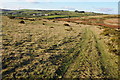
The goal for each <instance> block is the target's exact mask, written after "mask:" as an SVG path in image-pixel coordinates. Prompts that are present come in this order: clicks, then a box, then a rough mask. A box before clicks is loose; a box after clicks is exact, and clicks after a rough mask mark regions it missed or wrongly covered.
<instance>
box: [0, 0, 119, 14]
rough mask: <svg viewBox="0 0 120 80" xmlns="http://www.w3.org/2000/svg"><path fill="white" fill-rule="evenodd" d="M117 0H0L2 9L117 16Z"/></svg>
mask: <svg viewBox="0 0 120 80" xmlns="http://www.w3.org/2000/svg"><path fill="white" fill-rule="evenodd" d="M118 1H119V0H0V2H1V3H0V8H4V9H14V10H16V9H42V10H56V9H57V10H70V11H74V10H84V11H88V12H100V13H107V14H118Z"/></svg>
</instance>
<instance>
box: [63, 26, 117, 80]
mask: <svg viewBox="0 0 120 80" xmlns="http://www.w3.org/2000/svg"><path fill="white" fill-rule="evenodd" d="M95 29H96V28H94V27H93V28H91V26H88V27H86V28H85V29H84V30H83V32H84V34H83V35H82V42H81V43H80V45H81V48H80V53H79V55H78V57H76V58H75V60H74V61H73V63H71V65H69V68H68V69H67V71H66V73H64V78H114V76H116V75H115V73H116V71H115V73H114V72H112V69H114V68H112V67H113V66H112V65H111V64H110V63H107V61H108V60H110V59H109V55H107V53H108V52H107V50H106V46H105V44H104V43H103V42H102V41H100V40H99V39H98V35H97V34H96V33H95V31H94V30H95ZM105 58H106V59H105ZM111 66H112V67H111Z"/></svg>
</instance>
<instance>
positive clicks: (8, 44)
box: [2, 15, 120, 80]
mask: <svg viewBox="0 0 120 80" xmlns="http://www.w3.org/2000/svg"><path fill="white" fill-rule="evenodd" d="M52 17H53V16H52ZM54 17H56V16H54ZM57 17H58V16H57ZM91 17H92V16H86V17H76V18H62V19H51V20H48V19H42V18H37V19H35V20H33V21H31V20H29V18H28V19H27V20H25V19H9V18H8V17H7V16H2V19H3V21H2V31H3V32H2V33H3V34H2V35H3V38H2V41H3V49H4V51H3V52H2V78H3V80H10V79H30V80H31V79H34V80H36V79H40V78H43V79H44V78H47V79H58V78H63V79H65V78H85V79H96V78H97V79H101V78H107V79H116V80H117V79H119V76H118V72H119V68H118V67H119V66H118V65H119V60H118V57H119V55H120V54H119V53H120V52H119V51H120V49H119V41H120V40H119V39H120V36H119V33H120V29H119V28H118V27H119V26H118V27H117V28H116V27H114V28H113V27H110V26H108V25H107V26H105V25H98V24H93V23H102V22H103V21H104V20H107V19H112V18H111V15H109V16H107V17H106V16H105V17H103V16H102V17H101V16H94V18H93V17H92V20H90V19H91ZM50 18H51V17H50ZM114 18H118V17H117V16H114ZM93 19H95V20H93ZM89 20H90V21H91V22H90V21H89ZM21 21H24V23H20V22H21ZM81 21H86V22H85V23H81ZM108 22H109V21H108ZM115 24H117V23H116V21H115Z"/></svg>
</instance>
